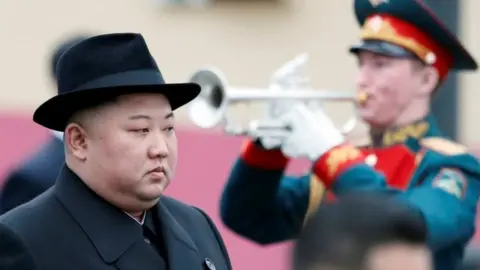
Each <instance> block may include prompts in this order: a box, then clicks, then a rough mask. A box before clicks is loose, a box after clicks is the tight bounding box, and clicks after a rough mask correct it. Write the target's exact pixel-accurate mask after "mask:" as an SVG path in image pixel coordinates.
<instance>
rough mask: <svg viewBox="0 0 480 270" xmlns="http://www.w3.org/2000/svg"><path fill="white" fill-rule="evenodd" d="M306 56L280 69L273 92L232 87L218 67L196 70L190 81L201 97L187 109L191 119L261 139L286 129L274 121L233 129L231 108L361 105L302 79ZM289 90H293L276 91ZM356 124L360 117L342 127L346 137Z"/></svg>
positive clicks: (350, 95) (348, 96) (204, 125)
mask: <svg viewBox="0 0 480 270" xmlns="http://www.w3.org/2000/svg"><path fill="white" fill-rule="evenodd" d="M307 60H308V55H307V54H305V53H304V54H300V55H298V56H296V57H295V58H294V59H292V60H291V61H289V62H287V63H286V64H284V65H283V66H282V67H281V68H280V69H278V70H277V71H276V72H275V73H274V74H273V75H272V78H271V82H270V89H262V88H250V87H232V86H229V85H228V83H227V80H226V78H225V75H224V74H223V73H222V72H221V71H220V70H219V69H217V68H214V67H207V68H201V69H199V70H197V71H196V72H195V73H194V74H193V75H192V76H191V77H190V79H189V82H192V83H196V84H198V85H200V87H201V93H200V95H199V96H198V97H197V98H196V99H195V100H193V101H192V102H191V103H190V105H189V107H188V114H189V118H190V120H191V121H192V122H193V123H194V124H195V125H196V126H198V127H200V128H204V129H209V128H214V127H218V126H223V129H224V131H225V132H226V133H228V134H229V135H234V136H240V135H249V136H261V133H262V132H275V130H278V129H285V128H287V127H285V126H283V125H282V124H281V123H280V122H277V121H274V120H271V119H270V120H265V121H257V120H255V121H252V122H251V123H250V125H249V127H248V128H240V127H238V126H237V127H235V126H233V125H232V124H231V123H230V122H229V121H228V118H227V111H228V108H229V107H230V106H231V105H233V104H238V103H249V102H256V101H266V102H272V101H278V100H285V101H294V100H295V101H301V102H306V103H307V102H312V101H320V102H327V101H328V102H352V103H353V104H354V105H355V104H356V103H357V102H358V100H357V97H356V96H355V95H354V94H353V93H349V92H339V91H329V90H314V89H311V88H309V87H308V78H306V77H302V76H299V69H300V68H301V67H302V66H304V65H305V64H306V62H307ZM279 88H284V89H285V88H289V90H290V89H291V91H284V90H277V89H279ZM356 124H357V116H356V115H354V116H352V117H351V118H350V119H349V120H348V121H347V122H346V123H345V124H344V125H343V126H342V128H341V131H342V132H343V133H344V134H347V133H349V132H351V131H352V130H353V129H354V128H355V126H356Z"/></svg>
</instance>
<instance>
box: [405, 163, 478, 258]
mask: <svg viewBox="0 0 480 270" xmlns="http://www.w3.org/2000/svg"><path fill="white" fill-rule="evenodd" d="M479 195H480V178H479V176H478V175H477V174H471V173H469V172H466V171H461V170H458V169H457V168H448V167H443V168H440V169H436V170H432V171H431V172H430V173H428V174H427V175H425V178H424V181H423V183H422V184H421V185H420V186H418V187H416V188H413V189H410V190H408V191H406V192H404V193H401V194H399V195H398V197H399V198H400V199H402V200H405V201H406V202H408V203H409V204H410V205H412V206H414V207H415V208H416V209H418V210H419V211H420V212H421V213H422V214H423V217H424V219H425V222H426V225H427V228H428V233H429V237H428V244H429V246H430V247H431V248H432V249H433V250H442V249H443V248H446V247H448V246H450V245H452V244H454V243H463V244H467V243H468V241H469V239H470V238H471V237H472V236H473V234H474V233H475V219H476V212H477V211H476V206H477V202H478V198H479Z"/></svg>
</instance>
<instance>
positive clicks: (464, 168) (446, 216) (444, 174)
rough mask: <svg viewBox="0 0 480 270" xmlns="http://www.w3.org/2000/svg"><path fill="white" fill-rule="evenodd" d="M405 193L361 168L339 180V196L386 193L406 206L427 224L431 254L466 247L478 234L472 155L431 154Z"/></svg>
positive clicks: (478, 188) (477, 182)
mask: <svg viewBox="0 0 480 270" xmlns="http://www.w3.org/2000/svg"><path fill="white" fill-rule="evenodd" d="M422 164H423V166H422V167H421V168H418V170H417V172H416V174H415V176H414V178H416V179H414V180H412V183H413V184H414V185H415V186H413V187H410V188H409V189H408V190H406V191H399V190H395V189H392V188H389V187H388V186H387V184H386V179H385V177H384V176H383V174H381V173H379V172H377V171H375V170H374V169H373V168H371V167H370V166H368V165H365V164H359V165H355V166H352V167H351V168H350V169H348V170H346V171H344V172H343V173H342V174H340V175H339V176H338V178H337V179H336V181H335V183H334V185H333V187H332V188H333V190H334V193H335V194H336V195H341V194H345V193H348V192H352V191H355V192H357V191H369V192H372V191H373V192H385V193H390V194H392V196H395V198H397V199H398V200H399V201H402V202H405V203H407V204H409V206H411V207H412V209H414V210H416V211H418V212H419V214H421V215H422V216H423V218H424V220H425V222H426V225H427V228H428V232H429V238H428V244H429V246H430V247H431V248H432V250H434V251H437V250H442V249H443V248H445V247H448V246H449V245H452V244H455V243H464V244H466V243H467V242H468V240H469V239H470V238H471V237H472V235H473V234H474V231H475V219H476V206H477V202H478V199H479V195H480V165H479V164H478V161H477V160H476V159H475V158H474V157H473V156H471V155H467V154H465V155H457V156H450V157H449V156H443V155H440V154H437V153H434V152H429V155H428V158H424V161H423V163H422Z"/></svg>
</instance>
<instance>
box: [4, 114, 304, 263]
mask: <svg viewBox="0 0 480 270" xmlns="http://www.w3.org/2000/svg"><path fill="white" fill-rule="evenodd" d="M0 128H1V132H0V149H1V152H0V153H1V154H0V179H3V177H4V176H5V174H6V173H8V169H9V168H11V167H12V166H14V165H15V164H17V163H18V162H19V161H21V160H22V159H23V158H24V157H27V156H28V155H29V153H31V152H32V151H34V150H35V148H36V147H38V145H39V144H41V143H42V141H43V140H44V139H45V138H46V136H47V134H48V131H45V129H44V128H42V127H40V126H38V125H36V124H34V123H33V122H32V121H31V120H30V117H29V116H25V115H18V114H17V115H15V114H6V113H3V114H2V113H0ZM240 143H241V140H240V139H239V138H232V137H227V136H223V135H221V134H220V133H216V132H205V131H198V130H197V131H192V130H187V129H186V130H182V131H180V132H179V151H180V153H179V155H180V161H179V165H178V169H177V175H176V177H175V180H174V182H173V184H172V185H171V186H170V187H169V189H168V194H169V195H171V196H173V197H175V198H177V199H180V200H182V201H184V202H187V203H191V204H194V205H196V206H199V207H201V208H203V209H204V210H205V211H206V212H207V213H209V214H210V215H211V217H212V218H213V220H214V221H215V223H216V224H217V226H218V227H219V230H220V232H221V233H222V235H223V237H224V240H225V242H226V245H227V247H228V249H229V252H230V255H231V259H232V262H233V265H234V267H235V269H251V270H264V269H278V270H286V269H288V267H287V266H288V262H289V261H288V253H287V252H288V245H287V244H283V245H277V246H272V247H268V248H265V247H260V246H258V245H255V244H253V243H251V242H249V241H246V240H243V239H241V238H240V237H237V236H236V235H234V234H233V233H232V232H230V231H229V230H227V229H226V228H225V227H223V224H222V223H221V221H220V218H219V214H218V213H219V211H218V202H219V198H220V193H221V190H222V187H223V185H224V183H225V178H226V176H227V174H228V172H229V169H230V166H231V165H232V162H233V161H234V159H235V158H236V156H237V153H238V149H239V147H240ZM306 169H307V166H306V164H305V163H303V164H302V162H294V163H293V164H292V166H291V169H290V170H292V171H293V172H299V171H304V170H306Z"/></svg>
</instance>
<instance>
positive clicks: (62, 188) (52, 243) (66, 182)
mask: <svg viewBox="0 0 480 270" xmlns="http://www.w3.org/2000/svg"><path fill="white" fill-rule="evenodd" d="M154 209H155V210H151V211H154V213H153V216H156V217H157V219H158V220H157V222H159V223H160V224H161V228H162V229H161V231H162V233H161V234H162V235H163V238H164V242H165V248H166V250H167V253H168V254H167V258H168V259H167V261H168V265H169V268H168V269H171V270H201V269H217V270H227V269H231V264H230V259H229V257H228V254H227V250H226V248H225V245H224V243H223V240H222V238H221V236H220V234H219V232H218V231H217V229H216V227H215V225H214V224H213V222H212V221H211V219H210V218H209V217H208V216H207V215H206V214H205V213H204V212H203V211H201V210H200V209H198V208H195V207H192V206H189V205H186V204H184V203H182V202H180V201H177V200H175V199H173V198H169V197H167V196H163V197H162V198H161V199H160V201H159V203H158V204H157V205H156V207H154ZM0 224H4V225H6V226H7V227H8V228H9V229H10V230H11V232H4V234H6V235H8V236H9V237H10V238H12V239H14V238H16V237H20V238H21V239H22V240H23V241H22V242H21V243H15V244H16V245H25V246H26V248H18V249H17V252H16V254H12V252H10V253H9V254H8V256H21V257H24V258H28V256H27V254H30V256H31V257H32V258H33V259H34V261H35V262H36V268H32V269H38V270H65V269H68V270H103V269H105V270H107V269H120V270H139V269H141V270H160V269H164V268H161V267H160V266H159V265H161V259H160V258H161V257H160V256H159V255H158V253H156V252H155V251H154V249H152V247H151V246H150V245H149V244H147V243H146V242H145V241H144V238H143V233H142V227H141V226H140V224H139V223H138V222H136V221H135V220H134V219H133V218H131V217H129V216H128V215H126V214H125V213H124V212H122V211H121V210H119V209H118V208H116V207H114V206H112V205H111V204H109V203H107V202H106V201H105V200H103V199H102V198H100V197H99V196H97V195H96V194H95V193H94V192H92V191H91V190H90V189H89V188H88V187H87V186H86V185H85V184H84V183H83V182H82V181H81V180H80V179H79V178H78V177H77V176H76V175H75V174H74V173H73V172H72V171H71V170H70V169H68V168H67V167H66V166H65V167H64V168H63V169H62V170H61V173H60V176H59V178H58V180H57V183H56V184H55V185H54V186H53V187H52V188H51V189H49V190H48V191H46V192H45V193H43V194H41V195H40V196H38V197H37V198H35V199H33V200H32V201H30V202H28V203H26V204H23V205H21V206H19V207H17V208H16V209H13V210H12V211H10V212H8V213H6V214H4V215H2V216H0ZM18 241H20V240H18V239H17V240H16V242H18ZM11 245H12V244H11V243H6V242H4V241H0V269H5V268H4V265H2V263H3V260H2V258H1V256H3V255H4V253H5V254H6V253H7V251H8V250H10V249H11ZM208 262H211V263H212V264H213V265H214V267H212V264H210V263H208ZM19 263H20V262H19ZM21 263H25V262H24V261H23V260H21ZM8 269H19V270H20V269H22V268H8Z"/></svg>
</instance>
